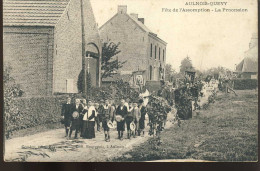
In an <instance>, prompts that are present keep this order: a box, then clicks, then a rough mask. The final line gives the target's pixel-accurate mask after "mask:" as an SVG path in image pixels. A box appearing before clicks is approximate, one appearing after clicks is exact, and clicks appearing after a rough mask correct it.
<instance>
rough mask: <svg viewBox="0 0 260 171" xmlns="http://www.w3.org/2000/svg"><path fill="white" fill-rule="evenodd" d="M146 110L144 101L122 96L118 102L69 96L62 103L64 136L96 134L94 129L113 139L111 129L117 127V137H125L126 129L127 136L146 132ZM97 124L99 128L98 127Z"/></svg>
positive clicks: (142, 134) (90, 135)
mask: <svg viewBox="0 0 260 171" xmlns="http://www.w3.org/2000/svg"><path fill="white" fill-rule="evenodd" d="M146 114H147V110H146V107H145V105H144V101H143V100H142V99H140V100H139V101H130V100H129V99H126V100H124V99H121V100H120V103H119V104H118V105H117V104H115V102H114V100H113V99H105V100H100V101H99V102H94V101H92V100H88V101H87V100H86V99H75V103H72V100H71V98H70V97H68V98H67V102H66V103H64V104H63V105H62V112H61V116H62V123H63V124H64V127H65V137H67V138H68V139H72V134H73V132H74V139H77V138H79V137H81V138H83V139H92V138H95V132H101V130H103V131H104V136H105V141H106V142H109V141H110V131H111V129H112V128H115V125H116V130H117V132H118V137H117V138H118V139H119V140H123V137H124V132H125V130H126V132H127V138H128V139H131V138H132V137H133V138H135V137H136V136H142V137H143V136H144V128H145V115H146ZM95 127H96V129H95Z"/></svg>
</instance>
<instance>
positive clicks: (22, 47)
mask: <svg viewBox="0 0 260 171" xmlns="http://www.w3.org/2000/svg"><path fill="white" fill-rule="evenodd" d="M81 2H83V3H81ZM81 5H82V6H81ZM81 7H82V9H83V13H82V10H81ZM82 16H83V18H82ZM82 26H84V27H82ZM82 33H84V34H85V35H83V34H82ZM83 44H85V46H84V45H83ZM83 46H84V48H83ZM3 49H4V64H7V63H9V64H10V65H11V67H12V68H13V72H12V76H13V77H14V78H15V80H16V82H17V83H19V84H20V85H21V87H22V89H23V90H24V91H25V95H26V96H46V95H52V94H54V93H77V92H78V87H77V81H78V77H79V74H80V72H81V71H82V68H83V66H85V67H87V66H88V65H87V60H86V59H85V56H86V55H87V54H91V56H92V57H95V58H93V59H90V60H89V61H90V73H91V78H92V85H93V86H97V85H99V84H100V59H101V50H102V48H101V41H100V37H99V33H98V27H97V24H96V22H95V18H94V14H93V11H92V7H91V4H90V1H89V0H82V1H81V0H44V1H43V0H26V1H22V0H5V1H4V2H3ZM84 63H86V65H83V64H84ZM86 69H87V68H86Z"/></svg>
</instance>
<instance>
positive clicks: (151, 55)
mask: <svg viewBox="0 0 260 171" xmlns="http://www.w3.org/2000/svg"><path fill="white" fill-rule="evenodd" d="M150 57H153V44H152V43H151V52H150Z"/></svg>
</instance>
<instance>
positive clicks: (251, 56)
mask: <svg viewBox="0 0 260 171" xmlns="http://www.w3.org/2000/svg"><path fill="white" fill-rule="evenodd" d="M235 73H237V74H238V78H245V79H257V78H258V35H257V34H256V33H254V34H253V35H252V38H251V41H250V43H249V49H248V50H247V51H246V52H245V53H244V59H243V60H242V61H241V62H240V63H239V64H238V65H237V66H236V71H235Z"/></svg>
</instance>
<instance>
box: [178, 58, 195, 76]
mask: <svg viewBox="0 0 260 171" xmlns="http://www.w3.org/2000/svg"><path fill="white" fill-rule="evenodd" d="M185 71H194V67H193V66H192V62H191V59H190V57H188V56H187V57H186V58H184V59H183V60H182V61H181V66H180V73H182V74H184V73H185Z"/></svg>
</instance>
